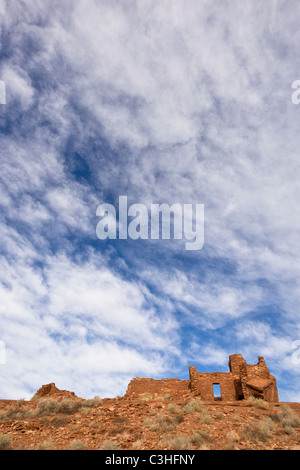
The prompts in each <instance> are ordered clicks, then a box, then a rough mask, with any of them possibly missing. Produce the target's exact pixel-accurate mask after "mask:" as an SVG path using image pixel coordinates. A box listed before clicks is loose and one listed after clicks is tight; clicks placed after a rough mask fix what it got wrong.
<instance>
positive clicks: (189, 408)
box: [182, 398, 203, 413]
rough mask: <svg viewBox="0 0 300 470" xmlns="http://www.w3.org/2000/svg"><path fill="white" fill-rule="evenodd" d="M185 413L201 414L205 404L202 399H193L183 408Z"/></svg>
mask: <svg viewBox="0 0 300 470" xmlns="http://www.w3.org/2000/svg"><path fill="white" fill-rule="evenodd" d="M182 409H183V411H184V412H185V413H199V412H200V411H202V410H203V402H202V401H201V400H200V398H192V399H191V400H189V401H188V403H186V404H185V405H184V406H183V407H182Z"/></svg>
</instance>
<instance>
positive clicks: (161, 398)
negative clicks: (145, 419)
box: [154, 397, 164, 401]
mask: <svg viewBox="0 0 300 470" xmlns="http://www.w3.org/2000/svg"><path fill="white" fill-rule="evenodd" d="M154 401H164V397H155V398H154Z"/></svg>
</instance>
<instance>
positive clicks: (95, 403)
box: [82, 397, 103, 408]
mask: <svg viewBox="0 0 300 470" xmlns="http://www.w3.org/2000/svg"><path fill="white" fill-rule="evenodd" d="M102 402H103V400H102V399H101V398H100V397H94V398H88V399H87V400H84V402H83V404H82V406H83V407H87V408H98V407H99V406H101V405H102Z"/></svg>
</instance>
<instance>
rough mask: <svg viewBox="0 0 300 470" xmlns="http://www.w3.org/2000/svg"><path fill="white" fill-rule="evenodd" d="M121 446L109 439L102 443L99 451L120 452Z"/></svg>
mask: <svg viewBox="0 0 300 470" xmlns="http://www.w3.org/2000/svg"><path fill="white" fill-rule="evenodd" d="M119 449H120V445H119V444H118V443H117V442H116V441H112V440H110V439H107V440H105V441H103V442H102V444H101V446H100V449H99V450H119Z"/></svg>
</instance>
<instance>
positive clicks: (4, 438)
mask: <svg viewBox="0 0 300 470" xmlns="http://www.w3.org/2000/svg"><path fill="white" fill-rule="evenodd" d="M10 444H11V437H10V436H9V435H8V434H0V450H8V449H9V448H10Z"/></svg>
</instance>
